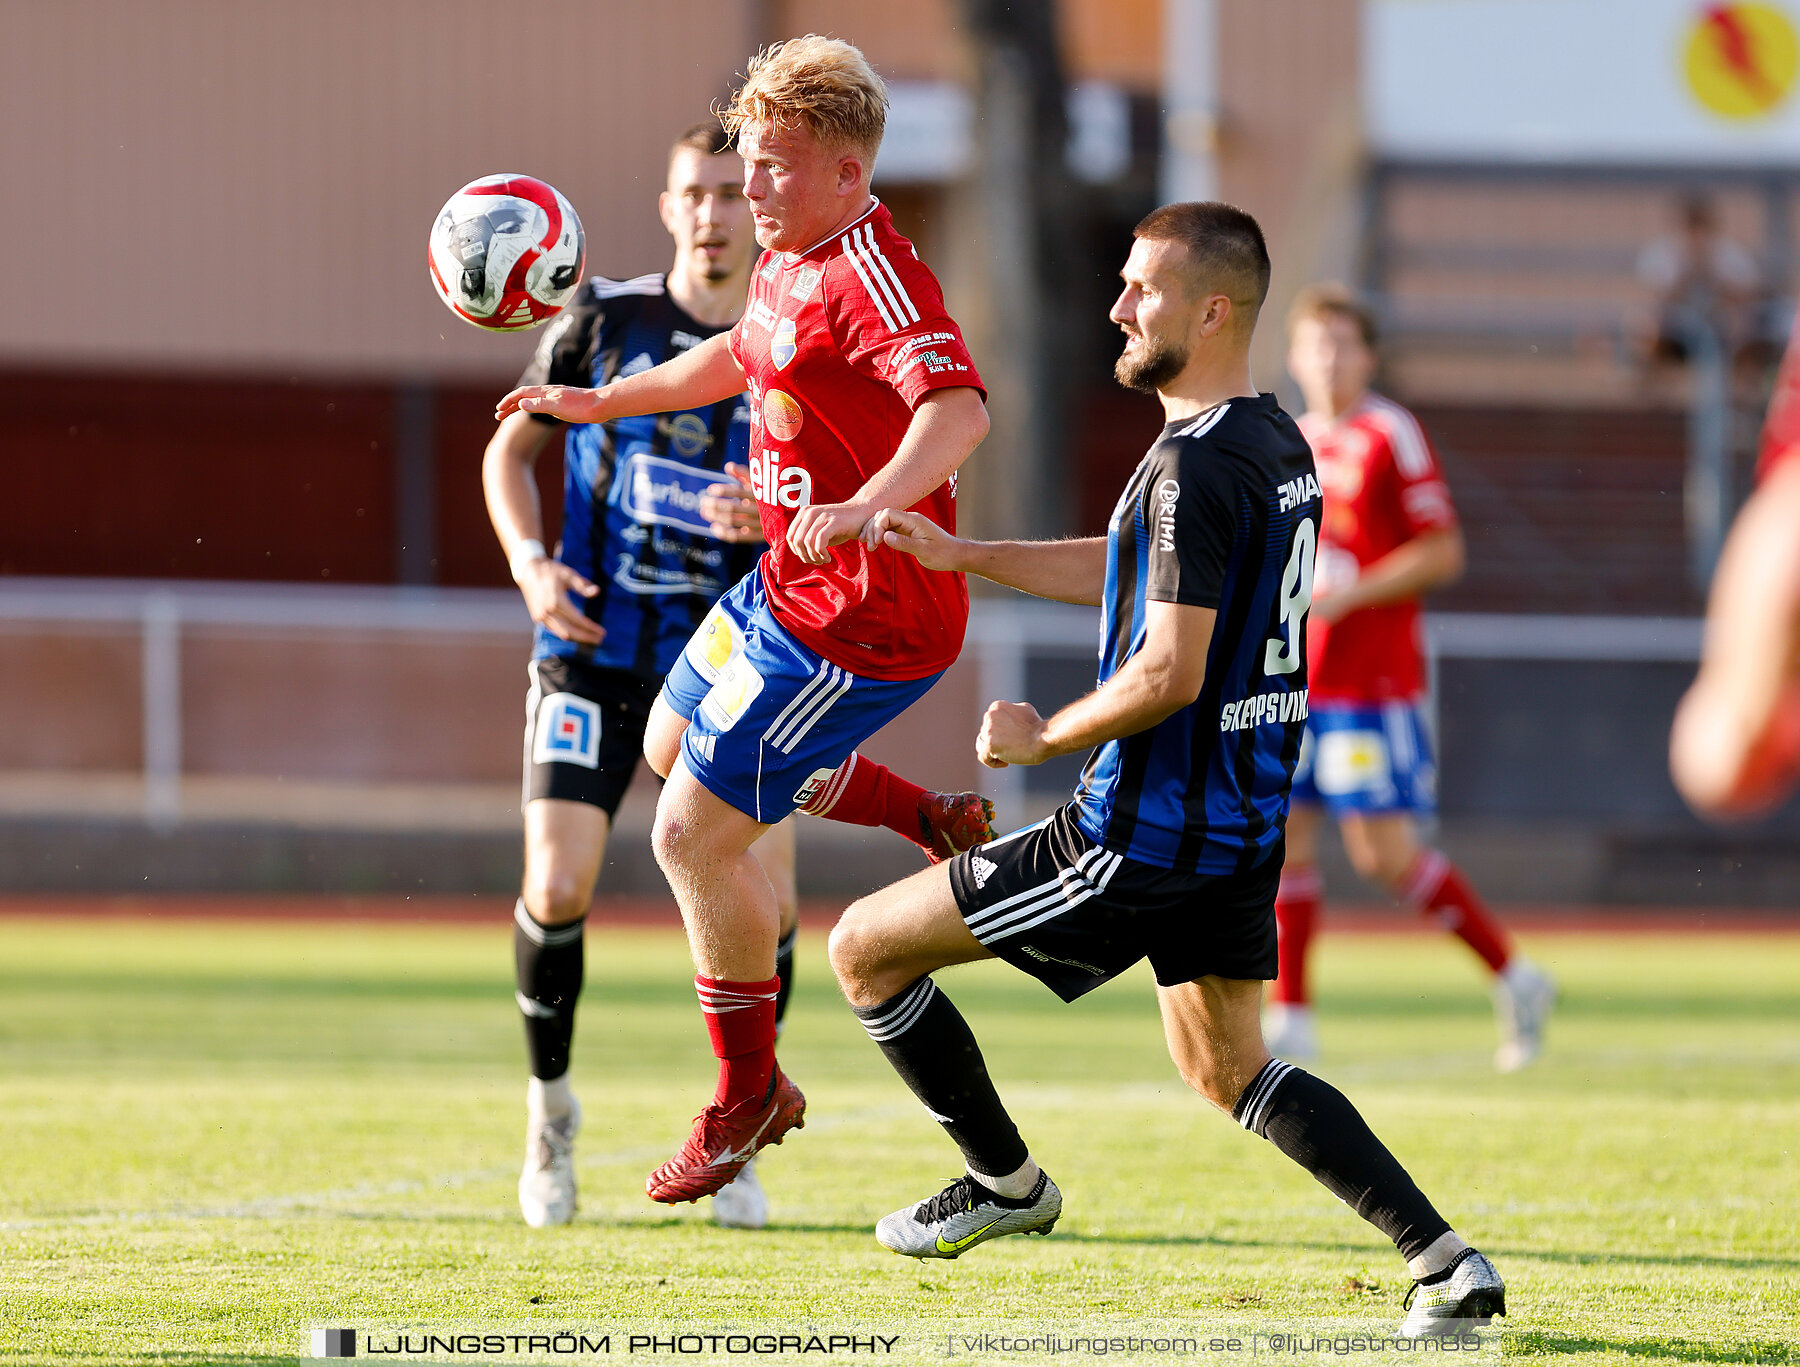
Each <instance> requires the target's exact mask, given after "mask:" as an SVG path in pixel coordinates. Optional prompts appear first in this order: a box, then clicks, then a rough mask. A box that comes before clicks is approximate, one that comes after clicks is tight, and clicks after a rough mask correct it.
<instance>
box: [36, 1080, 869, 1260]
mask: <svg viewBox="0 0 1800 1367" xmlns="http://www.w3.org/2000/svg"><path fill="white" fill-rule="evenodd" d="M900 1113H901V1112H900V1108H898V1107H894V1106H881V1107H873V1108H869V1109H865V1110H859V1111H846V1112H844V1113H842V1114H840V1115H829V1116H820V1117H819V1118H818V1119H816V1120H814V1119H812V1118H810V1117H809V1118H808V1120H807V1123H806V1132H807V1133H813V1134H817V1133H819V1132H820V1131H825V1130H835V1129H840V1128H842V1127H843V1126H845V1125H850V1124H860V1123H862V1122H865V1121H871V1120H892V1119H894V1118H895V1117H896V1116H897V1115H899V1114H900ZM668 1154H669V1147H668V1146H667V1145H662V1144H637V1145H633V1146H632V1147H631V1148H629V1149H613V1150H611V1151H609V1152H606V1153H595V1154H585V1155H583V1154H580V1153H579V1152H578V1153H577V1157H576V1167H577V1168H590V1169H599V1168H609V1167H617V1166H619V1165H621V1164H626V1163H650V1162H654V1161H656V1160H657V1159H659V1158H666V1157H668ZM517 1171H518V1169H517V1168H516V1167H505V1168H472V1169H470V1170H469V1171H467V1172H453V1173H445V1174H443V1175H442V1176H438V1177H431V1178H425V1179H418V1178H411V1179H397V1180H395V1181H391V1182H358V1183H356V1184H355V1185H354V1186H348V1187H337V1188H334V1189H332V1190H330V1191H313V1192H294V1193H290V1194H288V1195H285V1196H259V1197H257V1198H256V1199H255V1200H253V1201H234V1202H230V1203H227V1204H225V1205H209V1206H187V1205H171V1206H154V1207H151V1208H150V1209H148V1210H108V1211H97V1212H95V1213H94V1214H92V1215H64V1216H49V1217H38V1218H32V1219H26V1220H0V1231H10V1230H28V1229H68V1228H70V1227H72V1226H104V1225H120V1224H158V1223H163V1222H179V1221H183V1220H267V1219H273V1218H275V1217H277V1216H281V1215H288V1214H292V1213H294V1212H296V1211H309V1210H322V1211H326V1212H328V1213H331V1214H335V1215H353V1216H365V1217H366V1216H373V1215H379V1214H381V1213H382V1212H381V1211H378V1210H372V1209H369V1208H366V1207H362V1208H359V1207H357V1206H356V1205H354V1204H351V1203H355V1202H363V1201H368V1200H369V1199H371V1198H380V1197H384V1196H416V1195H419V1194H421V1193H424V1192H431V1191H445V1190H454V1189H456V1188H459V1187H468V1186H478V1185H480V1184H482V1183H484V1182H498V1181H503V1180H509V1179H511V1178H512V1177H513V1176H514V1174H515V1173H516V1172H517Z"/></svg>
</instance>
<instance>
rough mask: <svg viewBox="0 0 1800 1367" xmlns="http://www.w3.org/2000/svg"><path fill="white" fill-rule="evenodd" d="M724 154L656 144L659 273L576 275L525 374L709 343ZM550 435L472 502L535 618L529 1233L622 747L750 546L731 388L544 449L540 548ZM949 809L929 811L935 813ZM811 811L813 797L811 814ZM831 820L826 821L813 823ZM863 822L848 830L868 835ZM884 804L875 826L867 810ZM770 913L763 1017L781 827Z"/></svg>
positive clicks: (753, 1191) (566, 1158)
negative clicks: (560, 461)
mask: <svg viewBox="0 0 1800 1367" xmlns="http://www.w3.org/2000/svg"><path fill="white" fill-rule="evenodd" d="M743 175H744V169H743V161H742V159H741V158H739V157H738V156H737V155H736V154H735V153H734V152H733V151H732V150H731V148H730V146H729V144H728V143H727V142H726V140H725V138H724V134H723V130H722V129H721V128H720V127H719V125H718V124H717V123H709V124H701V125H697V126H696V127H694V128H691V129H689V130H688V131H687V132H686V133H684V134H683V135H682V136H681V138H680V139H679V140H678V141H677V142H676V144H675V146H674V147H673V148H672V149H671V152H670V158H669V179H668V186H667V188H666V189H665V190H664V192H663V194H662V196H661V198H660V200H659V207H660V210H661V213H662V219H663V223H664V225H665V226H666V227H667V228H668V230H669V233H670V235H671V236H672V237H673V238H674V239H675V260H674V264H673V265H672V266H671V268H670V269H669V271H668V272H667V273H666V274H657V275H645V276H639V277H637V278H635V279H631V280H607V279H604V278H597V279H595V280H593V281H591V282H590V283H589V284H588V285H587V286H586V288H585V289H584V290H583V291H582V293H581V294H580V295H579V296H578V298H577V299H576V301H575V302H574V303H572V304H571V305H570V307H569V308H568V309H567V310H566V311H565V312H564V313H563V314H562V316H560V317H559V318H557V319H556V320H555V322H554V323H552V325H551V328H550V330H549V331H548V332H547V333H546V335H545V337H544V340H543V343H542V345H541V346H540V347H539V349H538V353H537V356H536V357H535V359H534V360H533V361H532V364H531V365H530V366H529V367H528V368H527V370H526V372H525V374H524V376H523V377H522V382H523V383H525V384H577V385H596V386H597V385H604V384H609V383H612V382H613V381H614V380H616V379H618V378H619V377H621V376H629V375H632V374H636V373H638V372H640V371H644V370H648V369H649V368H650V367H651V366H653V365H655V364H658V363H660V362H662V361H664V360H667V359H668V358H669V357H671V356H678V355H681V354H683V353H685V352H686V351H688V350H689V349H691V348H693V347H695V346H698V345H699V344H700V343H702V342H703V341H704V340H705V339H707V338H708V337H713V336H717V335H720V334H722V333H723V332H724V331H725V330H726V328H728V327H729V326H730V324H731V323H732V322H733V321H735V320H736V319H737V318H738V317H739V316H740V315H741V314H742V313H743V309H744V298H745V292H746V289H747V286H748V282H749V279H750V273H751V270H752V267H753V266H754V264H755V260H756V255H757V252H756V243H755V239H754V235H753V232H752V229H751V223H750V209H749V202H748V201H747V200H746V199H745V198H744V194H743ZM562 426H563V424H562V423H561V422H560V421H559V420H558V419H556V418H554V417H551V416H548V415H544V414H535V413H532V414H528V413H514V414H512V415H510V416H508V417H507V418H505V419H504V420H503V421H502V422H501V423H500V426H499V429H498V430H497V431H496V432H495V434H494V437H493V439H492V441H491V442H490V444H489V447H488V452H487V459H486V462H485V465H484V468H483V480H484V484H485V486H486V490H487V497H488V510H489V513H490V515H491V517H492V519H493V523H494V529H495V532H496V533H497V535H498V536H499V538H500V543H501V546H502V547H503V548H504V549H505V550H506V553H507V556H508V558H509V560H510V562H511V564H512V568H513V576H514V578H515V579H516V580H517V581H518V583H519V589H520V592H521V593H523V594H524V596H525V601H526V603H527V605H528V606H529V607H530V609H531V615H532V618H533V620H534V621H535V622H536V623H537V637H536V643H535V646H534V648H533V652H532V662H531V669H530V672H531V691H530V694H529V696H528V700H527V708H526V713H527V715H526V746H525V771H526V772H525V879H524V891H523V894H522V895H521V897H520V898H519V903H518V906H517V908H516V910H515V912H514V920H515V923H516V928H515V934H514V943H515V953H514V960H515V964H516V972H517V980H518V985H517V996H518V1001H519V1007H520V1011H521V1012H522V1014H523V1016H524V1020H525V1033H526V1041H527V1045H528V1049H529V1054H530V1063H531V1075H532V1076H531V1082H530V1084H529V1088H528V1096H527V1106H526V1111H527V1139H526V1158H525V1167H524V1171H523V1173H522V1174H521V1176H520V1180H519V1202H520V1207H521V1209H522V1210H523V1212H524V1215H525V1218H526V1220H527V1221H528V1222H529V1223H531V1224H533V1225H544V1224H560V1223H562V1222H564V1221H566V1220H568V1219H569V1218H570V1217H571V1216H572V1215H573V1213H574V1209H575V1176H574V1166H573V1160H572V1156H571V1145H572V1143H573V1140H574V1135H575V1131H576V1129H577V1128H578V1127H579V1124H580V1111H579V1107H578V1106H577V1104H576V1102H575V1098H574V1096H573V1095H572V1093H571V1092H570V1088H569V1079H568V1065H569V1053H570V1045H571V1040H572V1036H573V1032H574V1008H575V1003H576V999H577V997H578V995H579V993H580V991H581V986H582V978H583V971H584V964H583V946H582V940H583V931H582V928H583V919H584V917H585V914H586V912H587V909H588V905H589V903H590V902H591V901H592V899H593V894H594V887H595V883H596V881H597V879H598V876H599V871H600V864H601V861H602V859H603V857H604V855H605V851H606V841H607V835H608V832H609V829H610V825H611V820H612V817H613V814H614V813H615V812H616V811H617V810H618V806H619V802H620V800H621V799H622V798H623V796H624V794H625V790H626V788H627V787H628V786H629V785H630V783H631V778H632V775H633V773H634V772H635V770H636V768H637V763H638V759H639V757H640V756H641V754H642V750H643V739H644V727H645V723H646V720H647V718H648V717H649V714H650V710H651V706H652V704H653V702H654V700H655V698H656V694H657V690H658V688H659V687H660V686H661V684H662V681H663V678H664V676H665V675H666V674H667V673H668V671H669V668H670V666H671V665H672V664H673V663H674V662H675V660H676V658H677V657H678V656H679V655H680V653H681V650H682V648H683V647H684V646H685V645H686V644H687V642H688V639H689V637H691V636H692V635H693V633H694V630H695V628H696V627H697V626H698V625H699V623H700V622H701V621H702V620H704V618H705V616H706V614H707V613H708V612H709V611H710V610H711V608H712V606H713V604H714V602H716V601H717V599H718V597H719V595H720V594H721V593H723V592H724V591H725V590H726V589H727V588H729V587H730V586H731V585H732V584H734V583H736V582H738V581H739V580H740V579H742V578H743V577H744V576H745V575H746V574H749V573H751V572H752V571H753V570H754V568H755V565H756V561H757V557H758V555H759V554H760V553H761V550H762V545H761V541H762V533H761V524H760V518H759V515H758V513H757V507H756V502H755V500H754V498H752V497H750V496H749V490H748V488H747V487H746V486H745V485H743V484H741V483H740V482H739V480H740V478H748V474H749V471H748V464H747V462H748V459H749V447H750V426H751V414H750V411H749V407H748V405H747V404H746V402H745V400H744V398H743V397H742V396H741V395H732V396H729V397H726V398H724V399H722V400H720V401H718V402H716V403H707V404H700V405H697V406H695V407H692V408H687V409H677V410H675V411H670V412H662V413H651V414H645V415H642V416H637V417H631V418H622V419H616V420H612V421H608V422H596V423H582V424H579V425H576V426H572V427H570V428H568V430H567V438H566V441H565V448H564V467H565V470H564V490H563V537H562V542H561V544H560V545H559V546H558V547H557V553H556V555H555V556H554V557H552V556H550V555H548V554H546V552H545V549H544V546H543V542H542V536H543V532H542V527H543V520H542V516H541V513H540V510H539V508H538V505H537V486H536V483H535V481H534V480H533V477H532V473H531V471H532V465H533V463H534V462H535V460H536V458H537V455H538V453H539V451H540V450H541V449H542V447H543V445H544V442H545V441H546V440H547V439H548V437H549V436H550V434H551V433H552V432H554V431H557V430H558V429H559V428H561V427H562ZM858 767H859V768H861V769H864V770H866V771H867V773H868V777H869V781H871V782H875V781H880V782H884V783H886V785H887V787H888V789H889V790H891V795H892V796H893V799H894V801H895V803H896V804H898V803H901V802H903V801H905V800H906V799H908V798H911V799H912V800H911V804H910V805H908V806H906V808H905V810H904V811H903V812H902V813H901V817H902V820H901V822H900V827H901V833H902V834H904V835H906V836H907V837H908V838H909V839H912V840H914V841H915V842H918V843H921V844H924V843H925V842H926V841H928V840H930V841H935V842H937V843H936V846H935V847H933V846H931V845H928V846H927V851H928V853H930V854H931V855H932V856H933V857H942V856H943V855H945V854H948V853H949V852H950V845H949V843H948V839H949V836H950V835H953V834H954V833H955V832H954V828H953V827H952V828H951V830H950V831H949V832H948V833H947V832H946V831H945V830H942V829H938V828H937V826H935V825H933V824H932V822H931V821H928V820H925V819H924V818H926V817H930V818H934V819H935V818H936V817H938V816H940V815H941V814H942V812H943V811H945V810H946V809H947V803H946V801H945V795H941V794H922V793H920V790H918V789H916V788H913V787H912V786H911V785H907V784H905V783H904V780H900V779H898V778H890V776H887V773H886V770H885V769H883V768H882V767H881V766H880V765H874V764H867V763H865V764H864V765H861V766H858ZM954 801H956V799H954V798H952V799H950V802H954ZM830 805H831V804H830V803H828V802H827V803H823V804H821V806H822V808H823V809H824V810H825V811H830ZM830 814H831V815H839V813H837V812H835V811H830ZM859 815H864V820H863V822H862V824H876V823H875V821H874V820H870V819H868V818H867V817H866V815H865V814H859ZM886 815H887V813H886V812H885V811H884V812H882V813H880V814H879V816H880V817H882V818H885V817H886ZM755 857H756V859H757V860H758V862H759V864H760V866H761V868H762V869H763V871H764V872H765V873H766V875H767V877H768V880H769V883H770V885H771V887H772V888H773V890H774V895H775V901H776V905H777V907H778V911H779V918H780V919H779V939H778V942H777V950H776V965H777V973H776V976H777V977H778V978H779V980H780V988H779V990H778V992H777V993H776V996H775V1000H774V1003H773V1011H774V1015H775V1019H776V1021H777V1023H778V1022H779V1020H780V1018H781V1014H782V1012H783V1011H784V1010H785V1008H786V1005H787V999H788V993H789V990H790V988H791V986H792V981H793V953H794V941H795V932H796V924H797V919H798V913H797V906H796V899H795V891H794V832H793V823H792V822H791V821H786V822H782V823H780V824H779V825H776V826H774V827H773V828H772V829H771V830H770V831H769V832H768V834H767V835H765V836H764V837H763V838H762V839H761V840H759V841H758V842H757V844H756V847H755ZM766 1214H767V1203H766V1201H765V1200H764V1198H763V1194H762V1190H761V1187H760V1184H759V1183H758V1182H757V1179H756V1175H755V1172H754V1169H751V1168H748V1167H747V1168H746V1170H745V1171H744V1172H743V1173H742V1174H740V1176H739V1179H738V1180H737V1181H735V1182H733V1183H732V1184H731V1185H730V1187H729V1188H727V1189H726V1190H724V1191H722V1192H721V1193H720V1194H719V1199H718V1200H717V1201H716V1202H715V1204H714V1215H715V1218H717V1219H718V1220H719V1221H720V1222H721V1223H724V1224H732V1225H743V1226H751V1227H755V1226H760V1225H761V1224H762V1223H763V1222H764V1220H765V1219H766Z"/></svg>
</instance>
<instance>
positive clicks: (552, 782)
mask: <svg viewBox="0 0 1800 1367" xmlns="http://www.w3.org/2000/svg"><path fill="white" fill-rule="evenodd" d="M530 674H531V691H530V693H529V694H528V695H527V696H526V699H525V793H524V800H525V801H526V802H531V801H534V800H535V799H537V798H540V797H548V798H556V799H559V800H561V801H564V802H585V803H587V804H588V805H589V806H591V807H598V808H600V810H601V811H603V812H605V813H606V815H607V816H608V817H609V818H610V817H611V816H612V815H613V814H614V813H615V812H617V811H618V810H619V803H620V802H621V801H623V799H624V797H625V790H626V789H627V788H629V787H630V786H631V776H632V775H633V774H634V773H636V772H637V765H638V760H639V759H641V758H642V757H643V753H644V726H645V723H646V722H648V721H649V719H650V705H651V704H652V703H653V702H655V701H656V689H657V685H656V684H655V683H654V682H651V681H646V680H644V679H642V678H639V677H638V676H637V675H636V674H632V673H630V672H628V671H626V670H623V669H602V668H600V667H598V666H596V665H590V664H585V663H583V662H582V661H580V660H571V659H566V658H563V657H561V656H553V657H551V658H550V659H545V660H533V661H532V662H531V669H530Z"/></svg>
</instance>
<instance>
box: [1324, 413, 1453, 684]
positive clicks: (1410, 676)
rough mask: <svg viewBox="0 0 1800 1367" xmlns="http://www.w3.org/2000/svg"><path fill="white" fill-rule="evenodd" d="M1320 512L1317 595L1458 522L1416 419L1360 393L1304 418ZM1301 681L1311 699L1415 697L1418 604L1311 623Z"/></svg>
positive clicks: (1420, 668) (1421, 676) (1420, 666)
mask: <svg viewBox="0 0 1800 1367" xmlns="http://www.w3.org/2000/svg"><path fill="white" fill-rule="evenodd" d="M1300 430H1301V432H1302V433H1304V434H1305V436H1306V439H1307V441H1309V442H1310V443H1312V449H1313V459H1314V461H1315V463H1316V464H1317V466H1318V471H1319V484H1320V485H1321V487H1322V488H1323V489H1324V491H1325V515H1324V518H1323V520H1322V521H1321V523H1320V527H1319V553H1318V562H1317V568H1316V569H1315V571H1314V576H1313V588H1314V592H1315V594H1323V593H1329V592H1332V591H1334V590H1337V589H1341V588H1344V587H1346V586H1347V585H1349V584H1352V583H1354V582H1355V581H1356V579H1357V578H1358V577H1359V576H1360V575H1361V574H1362V571H1363V568H1364V566H1367V565H1372V564H1374V563H1375V562H1376V561H1377V560H1380V559H1381V558H1382V557H1383V556H1385V555H1387V554H1388V553H1389V552H1390V551H1392V550H1395V549H1396V548H1397V547H1399V546H1401V545H1403V544H1405V543H1406V542H1408V541H1411V540H1412V539H1413V538H1414V537H1416V536H1420V535H1422V534H1424V533H1426V532H1432V531H1438V530H1440V529H1442V528H1445V527H1454V526H1455V525H1456V508H1455V506H1454V505H1453V504H1452V503H1451V502H1450V490H1449V489H1448V488H1446V487H1445V485H1444V479H1443V476H1442V474H1440V473H1439V471H1438V463H1437V456H1436V455H1435V454H1434V453H1433V451H1432V449H1431V443H1430V442H1429V441H1427V440H1426V439H1425V432H1424V429H1423V428H1421V427H1420V426H1419V420H1418V419H1417V418H1415V417H1413V415H1412V414H1411V413H1409V412H1407V411H1406V410H1405V409H1404V408H1402V407H1401V406H1400V405H1399V404H1397V403H1394V402H1393V401H1392V400H1390V399H1384V398H1382V397H1381V396H1380V395H1379V394H1373V393H1371V394H1365V395H1364V396H1363V397H1362V398H1360V399H1358V400H1357V401H1356V403H1354V404H1353V405H1351V407H1350V408H1349V409H1347V410H1346V411H1345V412H1344V413H1342V414H1341V415H1340V416H1339V417H1338V419H1337V420H1336V421H1335V422H1327V421H1325V420H1324V419H1322V418H1318V417H1314V416H1313V415H1312V414H1307V415H1306V416H1304V417H1302V418H1301V419H1300ZM1308 621H1309V625H1308V627H1307V638H1306V653H1307V657H1308V667H1307V676H1308V677H1307V683H1308V686H1309V688H1310V690H1311V694H1310V696H1311V698H1312V700H1313V701H1314V702H1391V701H1411V700H1412V699H1415V698H1417V697H1419V696H1420V695H1421V694H1422V693H1424V691H1425V652H1424V643H1423V642H1422V641H1421V640H1420V637H1419V600H1418V599H1416V598H1410V599H1407V600H1405V601H1403V602H1399V603H1384V604H1382V605H1381V606H1379V607H1372V608H1363V609H1362V610H1361V611H1359V612H1353V613H1351V614H1350V615H1349V616H1348V617H1345V618H1344V619H1343V620H1341V621H1339V622H1336V623H1333V624H1329V625H1328V624H1327V623H1325V622H1323V621H1321V620H1320V619H1319V618H1318V617H1317V616H1313V617H1311V618H1309V619H1308Z"/></svg>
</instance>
